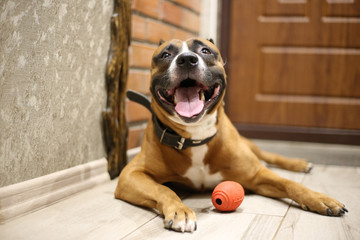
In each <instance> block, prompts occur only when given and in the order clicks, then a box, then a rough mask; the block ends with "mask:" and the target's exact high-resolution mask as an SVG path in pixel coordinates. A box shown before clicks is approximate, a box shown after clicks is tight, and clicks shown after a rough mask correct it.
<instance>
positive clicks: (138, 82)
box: [126, 69, 150, 94]
mask: <svg viewBox="0 0 360 240" xmlns="http://www.w3.org/2000/svg"><path fill="white" fill-rule="evenodd" d="M126 87H127V89H131V90H135V91H138V92H141V93H145V94H149V93H150V90H149V89H150V71H138V70H133V69H130V71H129V77H128V81H127V86H126Z"/></svg>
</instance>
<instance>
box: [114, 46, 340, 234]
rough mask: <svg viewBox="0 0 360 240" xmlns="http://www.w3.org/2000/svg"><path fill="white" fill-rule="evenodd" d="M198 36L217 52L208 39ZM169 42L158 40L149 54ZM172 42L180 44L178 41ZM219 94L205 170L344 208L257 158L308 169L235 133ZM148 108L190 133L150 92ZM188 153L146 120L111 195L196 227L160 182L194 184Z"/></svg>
mask: <svg viewBox="0 0 360 240" xmlns="http://www.w3.org/2000/svg"><path fill="white" fill-rule="evenodd" d="M199 40H200V41H203V42H204V43H205V44H206V45H207V46H209V47H210V48H211V49H213V50H214V51H216V52H217V53H219V51H218V50H217V48H216V47H215V46H214V45H213V44H212V43H211V42H209V41H206V40H203V39H199ZM169 43H170V42H167V43H165V44H163V45H162V46H161V47H160V48H159V49H158V50H157V51H156V52H155V53H154V56H155V55H156V54H158V53H159V52H161V51H162V49H163V48H164V47H165V46H166V44H169ZM175 43H176V44H178V45H180V42H179V41H175ZM179 47H180V46H179ZM216 63H217V64H218V65H219V66H221V68H222V65H223V63H222V60H221V57H219V58H218V59H217V60H216ZM161 67H162V66H157V65H155V64H154V63H153V64H152V75H154V74H155V73H156V72H158V71H164V69H161ZM222 69H223V68H222ZM224 75H225V72H224ZM223 95H224V93H222V96H221V99H220V101H219V102H218V103H217V104H216V106H215V107H214V108H213V109H212V112H214V111H217V120H216V129H217V133H216V136H215V137H214V138H213V139H212V140H211V141H210V142H208V143H207V145H208V151H207V153H206V155H205V158H204V160H203V163H204V165H207V166H209V169H210V174H214V173H220V174H221V176H222V180H231V181H236V182H239V183H240V184H241V185H242V186H244V188H246V189H249V190H251V191H253V192H255V193H258V194H261V195H264V196H269V197H274V198H290V199H292V200H294V201H296V202H297V203H298V204H299V205H300V206H301V207H302V208H303V209H304V210H310V211H314V212H318V213H320V214H324V215H334V216H339V215H342V214H343V213H345V211H346V209H345V208H344V205H343V204H342V203H340V202H338V201H337V200H335V199H333V198H331V197H328V196H326V195H324V194H321V193H318V192H314V191H312V190H310V189H308V188H306V187H305V186H303V185H301V184H300V183H296V182H293V181H290V180H287V179H284V178H281V177H279V176H278V175H277V174H275V173H274V172H272V171H271V170H269V169H268V168H266V167H265V166H264V165H263V164H262V163H261V162H260V159H262V160H264V161H265V162H267V163H270V164H274V165H277V166H280V167H282V168H284V169H287V170H291V171H297V172H307V171H309V170H310V164H309V163H308V162H307V161H305V160H303V159H290V158H287V157H283V156H279V155H276V154H273V153H268V152H264V151H261V150H260V149H259V148H258V147H257V146H255V145H254V144H253V143H252V142H251V141H250V140H248V139H246V138H244V137H242V136H240V135H239V134H238V132H237V130H236V129H235V127H234V126H233V125H232V123H231V122H230V120H229V119H228V117H227V116H226V114H225V112H224V108H223V104H222V99H223ZM152 109H153V111H154V112H155V114H156V116H157V117H158V118H159V119H160V121H161V122H163V123H165V124H166V125H167V126H169V127H170V128H172V129H173V130H175V131H176V132H177V133H178V134H180V135H181V136H183V137H186V138H190V137H191V133H189V132H187V130H186V124H185V123H184V124H179V123H176V122H174V121H171V120H170V119H169V116H170V114H169V113H168V112H167V111H166V110H164V108H162V107H161V105H160V104H159V103H158V102H157V101H156V100H155V99H154V96H153V99H152ZM191 157H192V153H191V149H190V148H187V149H185V150H176V149H174V148H171V147H168V146H165V145H163V144H161V143H160V142H159V139H158V138H157V136H156V135H155V133H154V125H153V122H152V121H149V123H148V126H147V129H146V132H145V136H144V140H143V143H142V148H141V152H140V153H139V154H138V155H137V156H136V157H135V158H134V159H133V160H132V161H131V162H130V163H129V164H128V165H127V166H126V167H125V168H124V170H123V171H122V173H121V174H120V177H119V181H118V185H117V188H116V191H115V197H116V198H118V199H122V200H125V201H128V202H131V203H133V204H136V205H141V206H146V207H149V208H156V209H157V210H158V211H159V212H160V213H161V214H163V215H164V218H165V220H164V224H165V227H167V228H172V229H174V230H177V231H194V230H195V229H196V216H195V213H194V212H193V211H192V210H191V209H190V208H188V207H187V206H185V205H184V204H183V203H182V201H181V200H180V198H179V197H178V196H177V195H176V194H175V193H174V192H173V191H172V190H170V189H169V188H168V187H166V186H164V185H162V184H163V183H165V182H180V183H183V184H186V185H188V186H191V187H195V186H194V184H193V182H192V181H191V180H190V179H189V178H186V177H184V174H185V173H186V171H187V170H188V169H189V168H190V167H191V166H192V160H191Z"/></svg>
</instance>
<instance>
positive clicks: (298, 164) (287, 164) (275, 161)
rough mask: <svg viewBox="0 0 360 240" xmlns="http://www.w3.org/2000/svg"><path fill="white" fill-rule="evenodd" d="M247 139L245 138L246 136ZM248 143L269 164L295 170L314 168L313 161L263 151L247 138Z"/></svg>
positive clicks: (307, 170)
mask: <svg viewBox="0 0 360 240" xmlns="http://www.w3.org/2000/svg"><path fill="white" fill-rule="evenodd" d="M244 139H245V138H244ZM245 141H246V143H247V145H248V146H249V147H250V149H251V150H252V152H253V153H254V154H255V155H256V156H257V157H258V158H259V159H261V160H264V161H265V162H266V163H268V164H272V165H276V166H278V167H280V168H283V169H286V170H290V171H294V172H306V173H308V172H310V171H311V169H312V163H309V162H308V161H306V160H305V159H302V158H289V157H284V156H281V155H279V154H275V153H271V152H266V151H262V150H261V149H260V148H259V147H258V146H256V145H255V144H254V143H253V142H252V141H250V140H248V139H245Z"/></svg>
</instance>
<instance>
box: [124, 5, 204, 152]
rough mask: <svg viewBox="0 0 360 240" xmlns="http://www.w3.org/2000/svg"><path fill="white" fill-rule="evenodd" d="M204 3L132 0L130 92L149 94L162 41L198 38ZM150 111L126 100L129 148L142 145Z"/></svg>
mask: <svg viewBox="0 0 360 240" xmlns="http://www.w3.org/2000/svg"><path fill="white" fill-rule="evenodd" d="M200 12H201V0H133V1H132V19H131V20H132V28H131V31H132V42H131V47H130V49H129V53H130V60H129V64H130V71H129V78H128V85H127V88H128V89H133V90H136V91H139V92H142V93H145V94H147V95H149V94H150V92H149V85H150V64H151V56H152V54H153V52H154V50H155V49H156V48H157V46H158V44H159V41H160V40H165V41H166V40H170V39H173V38H177V39H181V40H186V39H188V38H190V37H195V36H198V35H199V31H200ZM149 117H150V113H149V111H148V110H147V109H146V108H144V107H142V106H140V105H138V104H136V103H134V102H130V101H128V100H127V102H126V118H127V121H128V123H129V138H128V148H129V149H130V148H134V147H137V146H140V144H141V141H142V137H143V134H144V130H145V127H146V122H147V120H148V119H149Z"/></svg>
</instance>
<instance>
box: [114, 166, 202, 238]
mask: <svg viewBox="0 0 360 240" xmlns="http://www.w3.org/2000/svg"><path fill="white" fill-rule="evenodd" d="M115 197H116V198H117V199H121V200H124V201H127V202H130V203H133V204H136V205H141V206H145V207H149V208H156V209H157V210H158V211H159V212H160V213H161V214H162V215H164V225H165V228H169V229H173V230H175V231H181V232H185V231H186V232H193V231H195V230H196V215H195V213H194V211H192V210H191V209H190V208H189V207H187V206H186V205H185V204H183V203H182V201H181V199H180V198H179V197H178V196H177V195H176V193H175V192H174V191H172V190H171V189H170V188H168V187H166V186H164V185H162V184H159V183H157V182H156V181H154V179H152V178H151V177H150V176H149V175H147V174H146V173H144V172H141V171H137V170H135V171H131V170H129V169H127V168H125V169H124V170H123V171H122V173H121V174H120V176H119V181H118V185H117V187H116V190H115Z"/></svg>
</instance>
